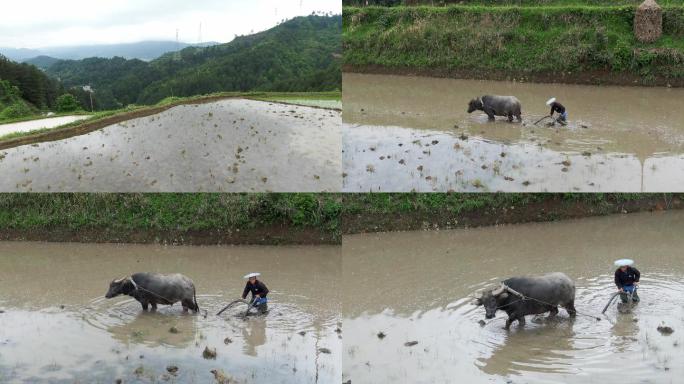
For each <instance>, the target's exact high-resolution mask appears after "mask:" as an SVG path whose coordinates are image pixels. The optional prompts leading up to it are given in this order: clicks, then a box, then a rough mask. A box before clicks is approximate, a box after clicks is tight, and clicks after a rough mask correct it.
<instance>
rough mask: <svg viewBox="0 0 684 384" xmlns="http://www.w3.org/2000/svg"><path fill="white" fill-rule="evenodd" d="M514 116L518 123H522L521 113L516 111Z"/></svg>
mask: <svg viewBox="0 0 684 384" xmlns="http://www.w3.org/2000/svg"><path fill="white" fill-rule="evenodd" d="M515 117H516V118H517V119H518V122H519V123H522V115H521V114H520V112H518V114H517V115H515Z"/></svg>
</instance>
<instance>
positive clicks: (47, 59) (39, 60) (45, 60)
mask: <svg viewBox="0 0 684 384" xmlns="http://www.w3.org/2000/svg"><path fill="white" fill-rule="evenodd" d="M58 61H60V59H56V58H54V57H51V56H44V55H43V56H36V57H34V58H32V59H28V60H25V61H24V63H26V64H31V65H35V66H36V67H38V68H40V69H42V70H46V69H48V68H50V66H52V64H54V63H56V62H58Z"/></svg>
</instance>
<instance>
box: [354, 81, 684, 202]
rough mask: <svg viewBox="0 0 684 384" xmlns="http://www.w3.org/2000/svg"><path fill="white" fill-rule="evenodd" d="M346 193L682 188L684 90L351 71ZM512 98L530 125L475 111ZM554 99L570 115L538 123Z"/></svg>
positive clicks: (678, 189) (654, 189)
mask: <svg viewBox="0 0 684 384" xmlns="http://www.w3.org/2000/svg"><path fill="white" fill-rule="evenodd" d="M343 82H344V106H345V108H344V116H343V122H344V124H343V135H344V139H343V143H344V146H343V150H344V154H343V168H344V171H345V174H346V177H345V181H344V189H345V190H347V191H368V190H375V191H387V192H390V191H411V190H417V191H447V190H450V189H453V190H457V191H530V192H531V191H563V192H565V191H573V190H574V191H674V190H676V191H681V190H684V177H682V176H679V175H680V174H681V173H682V172H681V170H682V169H683V168H684V156H682V155H683V154H684V115H683V112H682V109H681V107H680V104H681V100H683V99H684V89H668V88H643V87H606V86H601V87H598V86H582V85H560V84H526V83H514V82H496V81H477V80H454V79H433V78H423V77H406V76H387V75H361V74H345V75H344V78H343ZM485 94H499V95H514V96H516V97H518V99H520V101H521V103H522V112H523V123H508V121H507V120H506V119H504V118H499V119H498V120H497V121H496V122H488V121H487V116H486V115H485V114H484V113H482V112H480V111H475V112H473V113H472V114H468V113H467V107H468V101H469V100H470V99H473V98H476V97H479V96H481V95H485ZM550 97H556V98H557V99H558V100H559V101H560V102H562V103H563V104H564V105H565V106H566V107H567V109H568V114H569V124H568V126H565V127H561V126H559V125H556V126H548V124H546V123H547V122H548V121H549V120H544V121H542V122H541V123H539V124H537V125H535V124H534V123H535V122H536V121H538V120H539V119H540V118H542V117H543V116H544V115H546V114H548V113H549V110H548V108H547V107H546V105H545V102H546V100H547V99H549V98H550Z"/></svg>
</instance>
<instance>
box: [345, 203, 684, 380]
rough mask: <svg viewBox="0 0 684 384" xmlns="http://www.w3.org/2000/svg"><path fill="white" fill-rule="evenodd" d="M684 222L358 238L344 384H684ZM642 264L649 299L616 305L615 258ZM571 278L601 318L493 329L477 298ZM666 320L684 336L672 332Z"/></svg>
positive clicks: (349, 246) (350, 277)
mask: <svg viewBox="0 0 684 384" xmlns="http://www.w3.org/2000/svg"><path fill="white" fill-rule="evenodd" d="M682 228H684V212H667V213H662V212H660V213H643V214H630V215H620V216H610V217H603V218H590V219H582V220H573V221H565V222H558V223H536V224H524V225H513V226H501V227H490V228H480V229H466V230H448V231H421V232H401V233H387V234H364V235H354V236H349V237H345V240H344V243H343V255H344V256H343V270H344V271H345V273H344V282H343V289H344V295H345V296H344V305H343V318H344V320H343V323H344V332H345V334H344V351H343V381H347V380H352V382H353V383H381V382H406V383H452V382H454V378H458V381H459V382H463V383H613V382H621V381H622V380H623V379H625V377H628V379H626V380H627V381H629V382H635V383H636V382H639V383H677V382H679V381H680V380H681V377H683V375H684V365H682V356H683V355H684V306H682V298H683V297H684V259H683V258H682V257H681V250H682V248H683V247H684V239H682V236H681V231H682ZM625 257H629V258H633V259H635V260H636V266H637V268H639V269H640V270H641V272H642V279H641V289H640V297H641V302H640V303H639V304H637V305H636V306H635V307H634V308H633V309H632V311H631V312H627V313H620V312H618V309H617V306H616V305H613V306H611V307H610V308H609V309H608V310H607V312H606V315H605V316H602V315H600V313H601V310H602V309H603V307H604V306H605V304H606V303H607V302H608V300H609V298H610V296H611V295H612V294H613V293H614V292H615V287H614V284H613V272H614V267H613V261H614V260H616V259H619V258H625ZM554 271H560V272H564V273H566V274H567V275H568V276H570V277H571V278H572V279H573V280H574V281H575V284H576V286H577V292H576V302H575V306H576V308H577V310H578V311H580V312H583V313H585V314H591V315H597V316H600V318H601V319H602V320H601V321H597V320H595V319H593V318H592V317H588V316H582V315H578V316H577V317H576V318H575V319H571V318H569V317H568V314H567V312H565V310H564V309H561V310H560V313H559V316H558V318H557V319H556V320H547V319H546V318H545V317H546V315H542V316H537V317H534V316H528V317H527V320H528V321H527V325H526V326H525V327H524V328H520V327H518V326H517V323H514V325H513V326H512V327H511V330H510V331H508V332H507V331H505V330H504V329H503V326H504V320H505V318H506V317H507V316H506V314H505V313H504V312H501V311H499V312H498V313H497V317H496V318H494V319H492V320H487V321H486V323H485V324H484V325H480V324H479V323H478V322H479V321H480V320H484V315H485V313H484V309H483V308H482V307H476V306H474V305H472V304H471V302H472V299H471V298H470V296H471V295H475V294H476V293H477V292H478V291H480V290H483V289H485V288H487V287H494V286H495V285H496V284H498V282H499V281H501V280H504V279H506V278H508V277H511V276H516V275H528V274H532V275H534V274H544V273H547V272H554ZM662 324H665V325H667V326H670V327H672V328H673V329H674V333H672V334H669V335H667V334H661V333H660V332H659V331H658V330H657V328H658V326H659V325H662Z"/></svg>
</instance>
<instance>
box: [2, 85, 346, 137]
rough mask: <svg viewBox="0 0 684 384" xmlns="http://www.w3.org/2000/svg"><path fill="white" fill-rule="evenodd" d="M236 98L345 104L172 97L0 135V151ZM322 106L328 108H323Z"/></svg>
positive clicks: (307, 98) (316, 97)
mask: <svg viewBox="0 0 684 384" xmlns="http://www.w3.org/2000/svg"><path fill="white" fill-rule="evenodd" d="M232 97H234V98H247V99H253V100H261V101H272V102H285V103H291V104H301V105H312V106H317V105H316V103H317V102H319V101H321V102H323V103H328V102H330V101H332V102H339V103H340V104H341V99H342V95H341V92H245V93H242V92H222V93H214V94H210V95H203V96H194V97H184V98H180V97H172V98H166V99H164V100H162V101H160V102H159V103H157V104H156V105H153V106H136V105H132V106H129V107H127V108H125V109H118V110H113V111H102V112H96V113H95V114H93V115H92V116H91V117H90V118H88V119H85V120H80V121H75V122H73V123H70V124H65V125H62V126H59V127H55V128H46V129H38V130H34V131H29V132H16V133H10V134H7V135H4V136H0V149H6V148H12V147H16V146H19V145H27V144H34V143H38V142H44V141H54V140H62V139H64V138H68V137H72V136H76V135H82V134H86V133H89V132H92V131H95V130H98V129H102V128H104V127H107V126H109V125H113V124H117V123H120V122H122V121H126V120H130V119H135V118H139V117H145V116H150V115H154V114H157V113H161V112H163V111H166V110H168V109H170V108H173V107H176V106H179V105H183V104H197V103H208V102H212V101H216V100H220V99H225V98H232ZM320 107H327V106H326V105H321V106H320ZM28 120H32V119H28Z"/></svg>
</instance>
